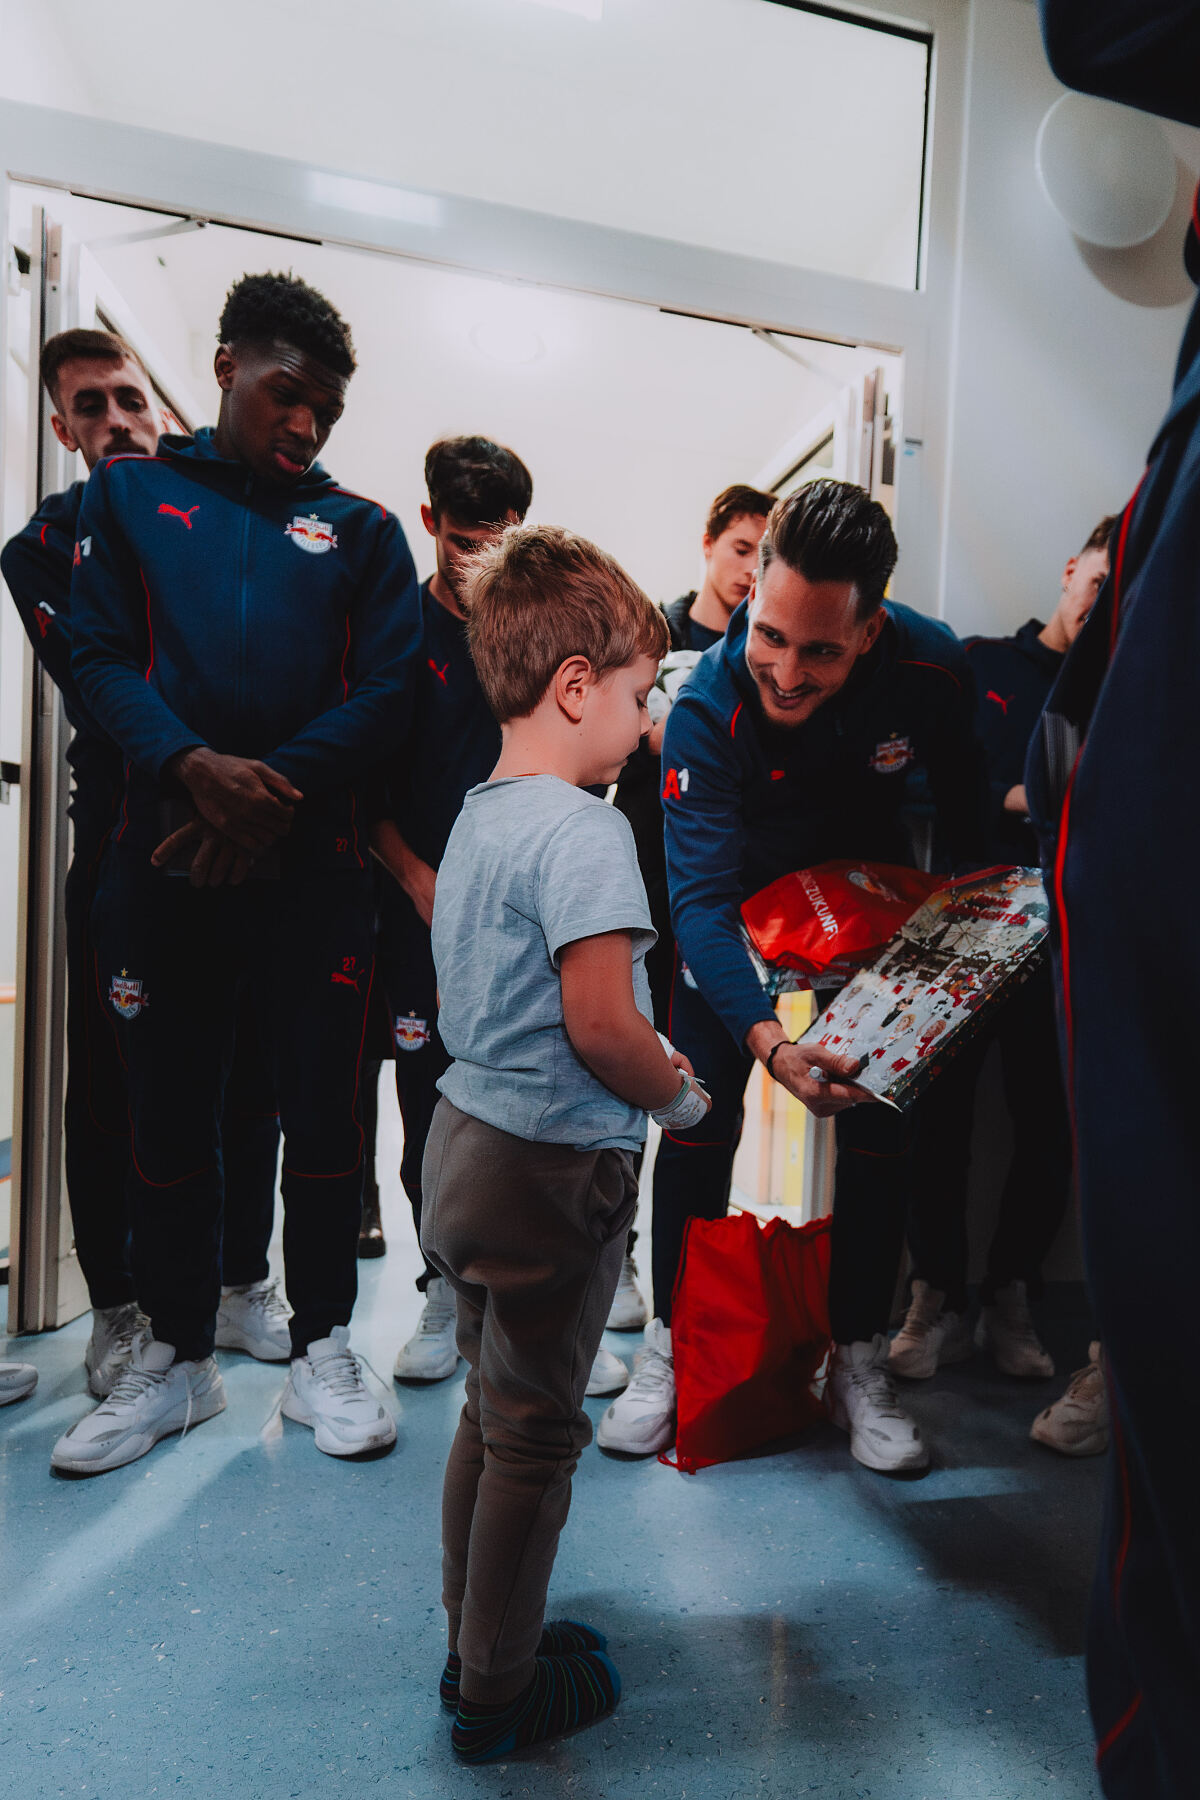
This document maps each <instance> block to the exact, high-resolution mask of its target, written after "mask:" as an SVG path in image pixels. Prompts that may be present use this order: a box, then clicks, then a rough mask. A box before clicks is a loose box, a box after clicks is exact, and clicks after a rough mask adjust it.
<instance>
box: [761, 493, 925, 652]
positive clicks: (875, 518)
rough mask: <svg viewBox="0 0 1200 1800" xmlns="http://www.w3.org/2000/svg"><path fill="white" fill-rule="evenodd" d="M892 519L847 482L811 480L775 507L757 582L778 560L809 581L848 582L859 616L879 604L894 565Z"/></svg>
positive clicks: (872, 609)
mask: <svg viewBox="0 0 1200 1800" xmlns="http://www.w3.org/2000/svg"><path fill="white" fill-rule="evenodd" d="M898 554H899V552H898V550H897V548H896V536H895V533H894V532H893V530H892V521H891V520H890V519H889V518H888V516H887V514H886V512H884V510H883V508H882V506H880V504H879V502H878V501H877V500H872V498H871V496H870V495H869V494H868V493H867V492H866V491H865V489H863V488H860V487H855V485H854V483H853V482H850V481H810V482H808V483H806V485H805V486H804V487H802V488H797V490H796V492H795V493H794V494H789V495H788V497H787V499H786V500H780V501H778V502H777V503H776V505H775V507H774V509H773V510H772V512H771V516H770V518H769V519H768V520H767V529H766V531H765V532H764V533H763V540H762V543H761V544H760V545H759V550H758V578H759V581H760V582H761V581H762V578H763V576H764V575H765V574H766V572H767V570H768V569H769V568H770V566H771V564H772V563H773V562H774V561H775V559H776V557H778V559H779V561H780V562H782V563H786V564H787V566H788V568H789V569H794V570H795V571H796V573H797V574H798V575H803V576H805V577H806V578H807V579H808V580H809V581H852V582H853V583H854V586H855V589H856V591H857V594H858V616H859V618H860V619H868V618H870V616H871V614H872V613H873V612H875V611H876V610H877V609H878V608H879V606H880V605H881V604H882V602H883V596H884V594H885V593H886V592H887V584H888V582H889V581H890V580H891V577H892V570H893V569H894V568H895V566H896V557H897V556H898Z"/></svg>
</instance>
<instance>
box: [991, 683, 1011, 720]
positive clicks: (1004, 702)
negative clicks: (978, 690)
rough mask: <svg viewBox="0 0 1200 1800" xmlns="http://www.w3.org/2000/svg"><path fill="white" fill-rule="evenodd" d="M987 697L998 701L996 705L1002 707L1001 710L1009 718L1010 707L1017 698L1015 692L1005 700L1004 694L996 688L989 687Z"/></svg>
mask: <svg viewBox="0 0 1200 1800" xmlns="http://www.w3.org/2000/svg"><path fill="white" fill-rule="evenodd" d="M987 697H988V699H989V700H994V701H995V702H996V705H997V706H998V707H999V708H1000V711H1001V712H1002V713H1003V714H1004V716H1005V718H1007V717H1008V709H1009V707H1010V706H1011V705H1012V702H1013V701H1014V700H1015V699H1016V697H1017V696H1016V695H1015V694H1010V695H1009V696H1008V699H1007V700H1005V699H1004V697H1003V696H1002V695H1000V694H998V693H997V692H996V691H995V689H994V688H989V689H988V692H987Z"/></svg>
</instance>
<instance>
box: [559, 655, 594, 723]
mask: <svg viewBox="0 0 1200 1800" xmlns="http://www.w3.org/2000/svg"><path fill="white" fill-rule="evenodd" d="M592 684H593V676H592V665H591V663H590V662H589V661H588V659H587V657H586V656H568V658H567V660H566V662H563V663H559V665H558V668H557V669H556V670H555V672H554V684H553V685H554V699H555V702H556V704H557V706H558V709H559V711H560V712H562V713H565V714H566V716H567V718H568V719H570V721H571V723H572V725H578V724H579V722H580V720H581V719H582V718H583V707H584V702H585V701H586V699H587V696H588V691H589V689H590V688H591V687H592Z"/></svg>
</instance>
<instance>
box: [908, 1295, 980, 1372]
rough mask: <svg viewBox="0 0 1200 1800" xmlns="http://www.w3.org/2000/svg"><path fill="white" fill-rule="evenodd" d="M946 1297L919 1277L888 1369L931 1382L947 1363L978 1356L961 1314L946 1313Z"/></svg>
mask: <svg viewBox="0 0 1200 1800" xmlns="http://www.w3.org/2000/svg"><path fill="white" fill-rule="evenodd" d="M945 1298H946V1296H945V1294H943V1293H942V1291H941V1289H940V1288H934V1287H930V1285H929V1283H928V1282H927V1281H922V1280H920V1279H919V1278H918V1279H917V1280H915V1281H914V1282H913V1284H912V1301H911V1303H910V1305H909V1308H908V1312H907V1314H906V1315H905V1319H904V1323H903V1325H902V1326H901V1327H900V1329H899V1331H898V1332H897V1333H896V1335H895V1337H894V1338H893V1339H892V1342H891V1345H890V1347H889V1349H888V1368H889V1369H890V1370H891V1372H892V1374H893V1375H902V1376H903V1377H904V1378H905V1380H906V1381H927V1380H928V1379H929V1377H930V1376H931V1375H933V1374H935V1373H936V1372H937V1370H938V1369H940V1368H941V1367H942V1365H943V1364H944V1363H952V1362H963V1361H964V1360H965V1359H966V1358H967V1357H968V1356H972V1355H973V1354H974V1345H973V1344H972V1342H971V1334H970V1332H969V1331H968V1330H967V1322H966V1320H965V1319H964V1318H963V1316H962V1314H961V1313H955V1312H944V1311H943V1310H942V1303H943V1301H944V1300H945Z"/></svg>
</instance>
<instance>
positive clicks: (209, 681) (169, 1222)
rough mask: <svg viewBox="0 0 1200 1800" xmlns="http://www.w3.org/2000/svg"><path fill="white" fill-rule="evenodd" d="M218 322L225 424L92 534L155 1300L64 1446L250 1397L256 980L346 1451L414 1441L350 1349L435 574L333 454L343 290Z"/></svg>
mask: <svg viewBox="0 0 1200 1800" xmlns="http://www.w3.org/2000/svg"><path fill="white" fill-rule="evenodd" d="M219 337H220V343H219V346H218V349H217V353H216V360H215V365H214V366H215V372H216V377H217V382H218V384H219V386H220V389H221V404H220V410H219V414H218V418H217V424H216V427H215V429H209V428H206V429H204V430H201V431H198V432H197V433H196V435H195V437H193V438H184V437H170V436H168V437H164V438H163V439H161V441H160V443H159V445H158V450H157V453H156V455H154V456H150V457H146V456H139V457H128V456H121V455H118V456H112V457H109V458H106V459H105V460H103V461H102V462H100V463H99V464H98V465H97V468H96V470H95V472H94V474H93V476H92V478H91V480H90V482H89V483H88V487H87V491H86V493H85V495H84V498H83V505H82V507H81V509H80V517H79V528H78V529H79V536H78V541H77V543H76V547H75V568H74V575H73V581H72V590H71V604H72V613H73V617H74V620H75V646H74V653H73V657H72V672H73V674H74V676H75V679H76V680H77V682H78V684H79V688H80V691H81V693H82V695H83V697H84V699H85V701H86V703H87V705H88V707H89V708H90V710H91V713H92V715H93V716H94V717H95V718H96V720H97V721H98V722H99V724H100V726H101V727H102V729H103V730H104V731H106V732H107V734H108V735H109V737H111V738H112V740H113V742H114V743H116V744H117V745H118V746H119V747H120V749H121V751H122V754H123V757H124V759H125V780H124V793H123V796H122V803H121V810H120V819H119V823H118V825H117V828H116V830H115V831H114V833H113V837H112V840H111V842H110V843H109V846H108V848H107V850H106V852H105V857H104V862H103V866H102V869H101V874H100V881H99V888H98V892H97V896H96V903H95V907H94V910H93V918H92V926H93V941H94V944H95V951H96V955H95V978H96V981H97V983H98V986H99V989H100V993H101V995H102V997H103V999H104V1001H105V1003H106V1005H107V1010H108V1013H109V1016H110V1019H111V1022H112V1026H113V1029H114V1031H115V1032H116V1033H117V1037H118V1040H119V1044H120V1049H121V1053H122V1056H123V1058H124V1061H125V1063H126V1065H127V1068H128V1074H129V1093H130V1114H131V1120H132V1134H133V1135H132V1161H133V1176H132V1190H133V1193H132V1203H133V1220H134V1263H135V1278H136V1283H137V1292H138V1297H139V1300H140V1301H141V1304H142V1306H143V1308H144V1309H145V1311H146V1313H147V1314H148V1315H149V1319H150V1327H149V1329H148V1330H147V1331H144V1332H143V1333H142V1334H141V1335H140V1336H139V1338H138V1339H137V1341H136V1342H135V1344H134V1348H133V1355H132V1359H131V1363H130V1367H129V1370H128V1373H127V1374H126V1375H125V1376H124V1377H123V1378H122V1379H121V1380H120V1381H118V1383H117V1385H116V1386H115V1387H114V1388H113V1390H112V1392H111V1394H110V1395H109V1396H108V1398H107V1400H106V1401H105V1402H104V1403H103V1404H102V1405H101V1406H100V1407H98V1408H97V1409H96V1410H95V1411H94V1412H92V1413H91V1414H89V1415H88V1416H87V1417H85V1418H84V1419H82V1420H80V1421H79V1423H78V1424H76V1425H75V1426H74V1427H72V1429H71V1430H70V1431H68V1432H67V1433H66V1434H65V1436H63V1437H62V1438H60V1440H59V1441H58V1443H57V1444H56V1445H55V1447H54V1450H53V1453H52V1456H51V1462H52V1465H53V1466H54V1467H55V1468H57V1469H60V1470H66V1471H70V1472H74V1473H79V1474H94V1473H99V1472H100V1471H102V1470H105V1469H111V1468H117V1467H119V1466H120V1465H121V1464H123V1463H127V1462H131V1461H133V1460H134V1459H135V1458H136V1457H139V1456H143V1455H144V1454H145V1453H146V1452H147V1451H148V1450H149V1449H150V1448H151V1446H152V1445H153V1444H154V1443H155V1442H157V1440H158V1439H159V1438H161V1437H164V1436H166V1435H168V1434H169V1433H170V1432H173V1431H179V1430H181V1429H186V1428H187V1427H188V1426H190V1425H192V1424H195V1423H198V1422H199V1421H201V1420H204V1419H208V1418H211V1417H212V1416H213V1415H214V1414H215V1413H218V1412H220V1411H221V1410H222V1409H223V1408H224V1405H225V1395H224V1390H223V1388H222V1384H221V1376H220V1373H219V1371H218V1369H217V1366H216V1362H215V1360H214V1358H213V1333H214V1323H215V1319H216V1313H217V1307H218V1303H219V1300H220V1262H219V1249H220V1233H221V1163H220V1139H219V1114H220V1104H221V1093H222V1088H223V1086H224V1081H225V1077H226V1073H227V1070H228V1066H229V1057H230V1050H231V1044H232V1036H233V1029H234V1020H235V1016H236V1010H237V1003H238V996H239V994H240V993H241V992H242V991H243V990H244V989H245V987H246V986H247V985H248V984H249V983H250V982H251V981H252V980H253V981H254V982H255V983H256V984H257V985H258V987H259V990H260V991H261V992H263V993H264V994H265V995H266V996H268V999H267V1003H266V1006H265V1012H266V1017H265V1020H264V1029H265V1035H266V1037H267V1039H268V1043H269V1047H270V1055H271V1061H272V1065H273V1074H274V1080H275V1085H276V1093H277V1096H278V1102H279V1113H280V1121H281V1124H282V1128H283V1135H284V1155H283V1182H282V1185H283V1200H284V1208H285V1224H284V1259H285V1272H286V1280H287V1290H288V1297H289V1299H290V1301H291V1304H292V1307H293V1316H292V1320H291V1339H292V1364H291V1372H290V1375H289V1379H288V1384H287V1388H286V1390H285V1393H284V1398H283V1403H282V1404H283V1412H284V1414H285V1416H286V1417H288V1418H291V1419H295V1420H297V1421H298V1422H299V1423H301V1424H304V1425H307V1426H309V1427H311V1428H312V1430H313V1431H314V1433H315V1438H316V1443H317V1447H318V1449H320V1450H323V1451H325V1452H326V1453H327V1454H329V1455H333V1456H352V1455H356V1454H358V1453H361V1452H365V1451H374V1450H380V1449H385V1448H387V1447H388V1446H389V1445H391V1444H392V1443H393V1442H394V1441H395V1424H394V1422H393V1420H392V1418H391V1416H390V1414H389V1413H388V1412H386V1411H385V1409H384V1408H383V1407H382V1406H380V1404H379V1402H378V1400H376V1399H375V1398H374V1397H373V1396H372V1395H370V1394H369V1393H368V1391H367V1389H366V1387H365V1385H364V1383H363V1379H362V1372H361V1368H360V1365H359V1363H358V1359H357V1358H356V1357H355V1356H354V1354H353V1353H352V1351H351V1350H350V1348H349V1322H350V1315H351V1312H352V1310H353V1306H354V1299H355V1292H356V1270H357V1264H356V1246H357V1237H358V1222H359V1211H360V1204H361V1194H362V1184H363V1161H364V1157H363V1133H362V1126H361V1120H360V1113H359V1095H358V1087H359V1066H360V1061H361V1055H362V1042H363V1033H364V1025H365V1019H366V1014H367V1004H368V1000H369V996H370V990H371V983H372V978H373V972H374V965H373V956H374V951H373V932H374V920H373V905H372V887H371V878H370V873H369V870H368V867H367V860H368V853H367V843H366V835H365V831H364V829H363V821H362V801H361V798H360V792H359V790H360V788H361V785H362V782H363V779H364V777H365V775H366V773H367V771H368V770H369V769H370V767H371V765H372V764H373V763H375V762H376V761H377V760H378V759H379V758H380V757H382V756H384V755H386V754H387V753H388V752H389V751H390V750H391V749H392V748H393V747H394V745H395V744H396V742H397V741H398V740H399V738H400V737H401V736H402V735H403V731H404V726H405V720H406V714H407V710H408V708H407V702H408V695H409V687H410V680H411V671H412V666H413V661H414V658H415V655H416V651H417V648H418V645H419V642H420V613H419V608H418V599H417V583H416V576H415V572H414V568H413V562H412V558H411V556H410V554H409V550H408V545H407V543H406V542H405V539H404V533H403V531H402V530H401V528H400V525H399V522H398V521H397V520H396V519H395V518H394V517H393V516H392V515H391V514H390V513H388V512H387V510H386V509H385V508H384V507H382V506H380V505H378V504H377V503H375V502H373V501H370V500H365V499H363V498H362V497H361V496H360V495H357V494H352V493H349V492H347V491H346V490H345V489H344V488H340V487H339V486H338V485H337V483H336V482H335V481H334V480H333V478H332V477H331V476H330V475H328V474H326V472H325V471H324V470H323V469H322V468H321V467H320V465H319V464H318V463H317V461H316V457H317V455H318V453H319V451H320V450H321V448H322V446H323V445H324V443H325V442H326V440H327V438H328V437H329V434H330V432H331V431H332V429H333V427H334V425H335V424H336V422H337V420H338V418H339V417H340V415H341V412H342V407H343V404H344V401H345V393H346V388H347V385H348V383H349V380H350V377H351V375H352V374H353V372H354V367H355V362H354V351H353V347H352V344H351V340H350V333H349V330H348V328H347V326H346V324H345V322H344V321H343V320H342V319H341V318H340V317H339V315H338V313H337V312H336V311H335V310H334V308H333V307H332V306H331V305H330V304H329V302H328V301H327V300H326V299H325V298H324V297H323V296H322V295H320V294H318V293H317V292H315V290H314V289H312V288H310V287H308V286H307V285H306V284H305V283H304V282H302V281H298V280H295V279H293V278H292V277H290V276H283V275H253V276H247V277H245V278H244V279H243V280H242V281H240V282H238V283H237V284H236V286H235V287H234V288H233V289H232V290H231V292H230V294H229V297H228V299H227V301H226V305H225V309H224V312H223V313H222V316H221V322H220V331H219Z"/></svg>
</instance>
